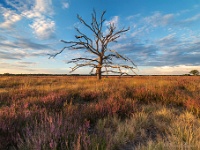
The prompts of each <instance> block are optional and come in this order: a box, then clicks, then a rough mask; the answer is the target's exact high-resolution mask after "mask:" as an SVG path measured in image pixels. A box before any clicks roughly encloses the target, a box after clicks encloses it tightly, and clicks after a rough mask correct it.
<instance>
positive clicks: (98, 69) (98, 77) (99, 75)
mask: <svg viewBox="0 0 200 150" xmlns="http://www.w3.org/2000/svg"><path fill="white" fill-rule="evenodd" d="M97 79H98V80H101V67H99V68H97Z"/></svg>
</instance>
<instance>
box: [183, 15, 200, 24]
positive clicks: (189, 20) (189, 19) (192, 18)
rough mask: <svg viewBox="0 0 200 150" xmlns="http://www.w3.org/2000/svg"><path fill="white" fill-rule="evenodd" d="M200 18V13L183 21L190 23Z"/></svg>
mask: <svg viewBox="0 0 200 150" xmlns="http://www.w3.org/2000/svg"><path fill="white" fill-rule="evenodd" d="M199 19H200V14H197V15H195V16H193V17H191V18H188V19H185V20H183V21H181V22H183V23H189V22H193V21H197V20H199Z"/></svg>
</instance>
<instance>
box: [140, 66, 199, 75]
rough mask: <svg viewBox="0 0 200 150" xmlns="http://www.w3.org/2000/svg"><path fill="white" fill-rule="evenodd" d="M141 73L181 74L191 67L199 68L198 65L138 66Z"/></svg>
mask: <svg viewBox="0 0 200 150" xmlns="http://www.w3.org/2000/svg"><path fill="white" fill-rule="evenodd" d="M139 68H141V69H140V74H142V75H182V74H187V73H189V72H190V71H191V70H193V69H197V70H200V66H185V65H179V66H162V67H150V68H149V67H139Z"/></svg>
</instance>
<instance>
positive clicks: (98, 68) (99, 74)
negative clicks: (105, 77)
mask: <svg viewBox="0 0 200 150" xmlns="http://www.w3.org/2000/svg"><path fill="white" fill-rule="evenodd" d="M102 60H103V59H102V57H101V56H99V64H98V66H97V79H98V80H101V75H102V72H101V68H102V63H103V61H102Z"/></svg>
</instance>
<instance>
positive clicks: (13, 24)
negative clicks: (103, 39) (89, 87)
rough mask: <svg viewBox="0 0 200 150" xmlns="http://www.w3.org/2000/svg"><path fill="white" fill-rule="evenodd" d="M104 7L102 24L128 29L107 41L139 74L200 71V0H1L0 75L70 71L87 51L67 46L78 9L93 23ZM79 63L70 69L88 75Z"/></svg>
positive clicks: (174, 73) (72, 34) (65, 72)
mask: <svg viewBox="0 0 200 150" xmlns="http://www.w3.org/2000/svg"><path fill="white" fill-rule="evenodd" d="M94 9H95V11H96V13H97V17H100V16H101V14H102V12H103V11H104V10H106V14H105V16H104V17H105V19H106V21H105V23H104V28H105V31H103V32H104V33H106V27H107V25H108V24H109V23H114V24H115V26H116V28H117V29H118V30H119V29H121V28H123V27H125V28H128V27H130V30H129V31H128V32H126V33H125V34H123V35H122V36H121V37H120V38H119V39H118V42H117V43H113V44H111V45H109V46H110V48H111V49H114V50H116V51H117V52H119V53H120V54H122V55H123V56H128V57H129V58H130V59H131V60H132V61H133V62H134V63H135V64H136V65H137V68H138V69H136V73H137V74H139V75H181V74H186V73H189V71H191V70H193V69H197V70H199V71H200V0H124V1H122V0H0V74H3V73H14V74H21V73H28V74H35V73H48V74H69V72H70V71H71V69H70V67H73V66H74V64H68V63H67V62H68V61H69V60H71V59H73V58H76V57H81V56H87V53H86V52H85V50H76V51H73V50H69V49H66V50H65V51H64V52H63V53H62V54H60V55H57V56H56V57H55V58H51V59H49V55H51V54H55V53H57V52H59V51H60V50H61V49H62V48H63V47H64V46H66V45H65V44H64V43H62V42H61V40H65V41H71V40H75V35H77V32H76V31H75V29H74V27H76V28H79V29H80V30H81V31H83V32H84V33H85V34H87V35H88V36H92V34H91V33H90V32H89V31H88V30H87V29H86V28H85V27H84V26H83V25H82V24H81V23H80V22H79V20H78V19H77V14H79V15H80V16H81V17H82V18H83V19H84V20H85V21H86V22H87V23H89V24H90V23H91V14H92V12H93V10H94ZM89 71H90V68H87V67H83V68H80V69H78V70H77V71H75V72H73V73H76V74H78V73H80V74H88V73H89Z"/></svg>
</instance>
